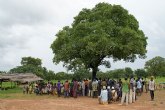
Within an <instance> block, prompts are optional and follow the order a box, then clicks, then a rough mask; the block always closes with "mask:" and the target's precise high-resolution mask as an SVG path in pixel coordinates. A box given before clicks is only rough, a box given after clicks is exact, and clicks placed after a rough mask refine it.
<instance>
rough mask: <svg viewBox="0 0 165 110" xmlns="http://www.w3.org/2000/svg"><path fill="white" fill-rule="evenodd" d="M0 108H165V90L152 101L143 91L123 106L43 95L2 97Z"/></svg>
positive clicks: (10, 109)
mask: <svg viewBox="0 0 165 110" xmlns="http://www.w3.org/2000/svg"><path fill="white" fill-rule="evenodd" d="M34 97H39V96H34ZM41 97H42V96H41ZM52 97H53V96H52ZM0 110H165V90H161V91H156V92H155V100H154V101H150V96H149V93H143V94H142V96H140V97H139V96H138V100H137V101H136V102H135V103H132V104H129V105H128V106H125V105H123V106H121V105H119V102H115V103H112V104H109V105H100V104H98V100H97V99H96V98H89V97H78V98H77V99H74V98H63V97H60V98H58V97H54V98H44V97H43V99H41V98H39V99H37V98H34V99H0Z"/></svg>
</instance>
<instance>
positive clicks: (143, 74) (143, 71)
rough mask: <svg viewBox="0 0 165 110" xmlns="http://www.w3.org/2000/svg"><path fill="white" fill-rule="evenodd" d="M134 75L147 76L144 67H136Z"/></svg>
mask: <svg viewBox="0 0 165 110" xmlns="http://www.w3.org/2000/svg"><path fill="white" fill-rule="evenodd" d="M135 75H136V76H137V77H145V78H146V77H147V76H148V74H147V72H146V71H145V69H137V70H135Z"/></svg>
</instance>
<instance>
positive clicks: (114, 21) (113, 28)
mask: <svg viewBox="0 0 165 110" xmlns="http://www.w3.org/2000/svg"><path fill="white" fill-rule="evenodd" d="M56 36H57V38H56V40H55V41H54V42H53V43H52V44H51V49H52V50H53V53H54V58H53V62H55V63H59V62H60V61H62V62H64V65H67V67H68V65H72V64H74V62H77V61H78V62H79V64H83V65H84V66H85V67H86V68H89V69H92V76H93V78H95V77H96V73H97V71H98V66H99V65H105V66H106V67H108V68H110V62H109V60H106V59H105V58H113V59H114V61H118V60H121V59H123V60H124V61H126V62H134V60H135V59H136V58H137V56H138V57H139V58H145V54H146V52H147V51H146V45H147V42H146V39H147V38H146V37H145V35H144V33H143V31H142V30H140V29H139V23H138V21H137V20H136V18H135V17H134V16H133V15H131V14H129V13H128V11H127V10H126V9H124V8H123V7H121V6H120V5H111V4H108V3H99V4H97V5H96V6H95V7H94V8H92V9H83V10H82V11H80V13H79V14H78V15H77V16H76V17H74V21H73V23H72V25H71V26H70V27H69V26H65V27H64V28H63V29H62V30H60V31H59V32H58V33H57V34H56Z"/></svg>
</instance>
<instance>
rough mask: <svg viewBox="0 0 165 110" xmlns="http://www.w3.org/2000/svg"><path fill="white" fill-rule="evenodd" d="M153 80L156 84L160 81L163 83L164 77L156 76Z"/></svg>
mask: <svg viewBox="0 0 165 110" xmlns="http://www.w3.org/2000/svg"><path fill="white" fill-rule="evenodd" d="M154 80H155V82H156V83H157V84H159V83H162V82H164V83H165V77H156V78H155V79H154Z"/></svg>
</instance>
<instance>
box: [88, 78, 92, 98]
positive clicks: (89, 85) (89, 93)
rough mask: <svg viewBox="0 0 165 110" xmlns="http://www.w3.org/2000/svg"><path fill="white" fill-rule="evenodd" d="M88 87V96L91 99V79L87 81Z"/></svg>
mask: <svg viewBox="0 0 165 110" xmlns="http://www.w3.org/2000/svg"><path fill="white" fill-rule="evenodd" d="M88 87H89V90H88V96H89V97H92V96H93V92H92V80H91V79H89V83H88Z"/></svg>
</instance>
